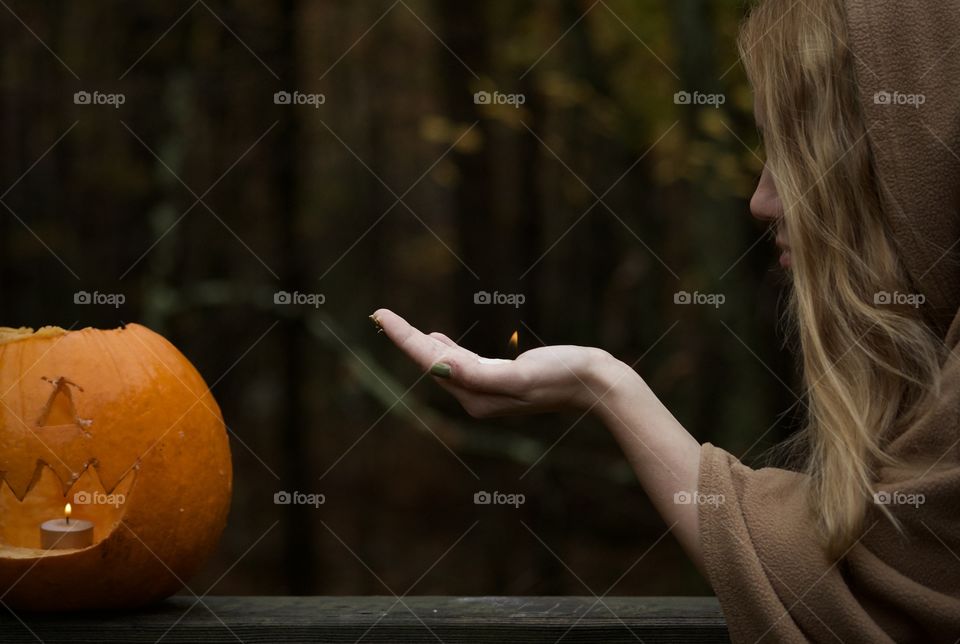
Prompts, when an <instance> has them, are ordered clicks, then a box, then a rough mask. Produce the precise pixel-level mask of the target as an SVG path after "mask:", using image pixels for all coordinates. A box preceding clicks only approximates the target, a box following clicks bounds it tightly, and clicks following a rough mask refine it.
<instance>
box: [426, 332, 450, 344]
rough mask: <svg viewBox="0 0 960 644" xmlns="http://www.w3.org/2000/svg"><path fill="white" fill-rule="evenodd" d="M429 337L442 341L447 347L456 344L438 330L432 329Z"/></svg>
mask: <svg viewBox="0 0 960 644" xmlns="http://www.w3.org/2000/svg"><path fill="white" fill-rule="evenodd" d="M430 337H431V338H433V339H434V340H440V342H443V343H444V344H445V345H447V346H448V347H455V346H457V343H456V342H454V341H453V340H451V339H450V338H448V337H447V336H445V335H444V334H442V333H440V332H439V331H434V332H433V333H431V334H430Z"/></svg>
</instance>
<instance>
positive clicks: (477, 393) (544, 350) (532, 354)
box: [373, 309, 607, 418]
mask: <svg viewBox="0 0 960 644" xmlns="http://www.w3.org/2000/svg"><path fill="white" fill-rule="evenodd" d="M373 318H374V321H375V322H377V323H378V324H379V325H380V326H381V328H383V331H384V333H386V334H387V337H389V338H390V340H391V341H393V342H394V344H396V345H397V346H398V347H399V348H400V349H401V350H402V351H403V352H404V353H406V354H407V356H409V357H410V359H411V360H413V362H414V363H416V364H417V365H418V366H419V367H420V368H421V369H423V370H424V371H430V372H431V374H432V375H434V376H435V378H434V379H435V380H436V381H437V382H438V383H439V384H440V385H441V386H442V387H443V388H444V389H446V390H447V391H449V392H450V393H451V394H453V395H454V396H455V397H456V398H457V400H458V401H459V402H460V404H461V405H463V407H464V409H465V410H466V411H467V413H469V414H470V415H471V416H474V417H476V418H482V417H489V416H502V415H508V414H524V413H527V414H530V413H540V412H547V411H557V410H561V409H582V408H586V407H589V406H590V405H591V404H593V402H594V401H596V400H597V398H598V397H599V396H602V395H603V393H604V392H603V391H602V390H600V387H598V386H596V385H595V384H592V383H591V377H590V373H591V366H592V365H594V364H596V363H597V362H598V361H599V360H600V359H601V358H602V357H603V356H605V355H607V354H606V352H604V351H602V350H600V349H596V348H592V347H579V346H573V345H560V346H548V347H539V348H537V349H531V350H530V351H526V352H524V353H522V354H521V355H519V356H518V357H517V358H516V360H490V359H487V358H482V357H480V356H478V355H477V354H476V353H474V352H472V351H470V350H469V349H466V348H464V347H461V346H460V345H458V344H457V343H456V342H454V341H453V340H451V339H450V338H449V337H447V336H446V335H444V334H442V333H438V332H434V333H430V334H424V333H422V332H421V331H419V330H418V329H416V328H415V327H413V326H411V325H410V324H409V323H408V322H407V321H406V320H404V319H403V318H402V317H400V316H399V315H397V314H396V313H394V312H393V311H390V310H388V309H380V310H378V311H377V312H376V313H374V315H373Z"/></svg>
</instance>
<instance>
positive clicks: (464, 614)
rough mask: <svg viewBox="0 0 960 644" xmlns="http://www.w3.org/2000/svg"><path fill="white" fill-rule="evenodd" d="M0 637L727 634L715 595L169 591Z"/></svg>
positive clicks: (16, 617) (15, 625)
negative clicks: (202, 594)
mask: <svg viewBox="0 0 960 644" xmlns="http://www.w3.org/2000/svg"><path fill="white" fill-rule="evenodd" d="M4 612H5V614H4V615H0V642H4V643H7V642H10V643H14V642H36V641H43V642H97V643H100V644H110V643H113V642H122V643H124V644H135V643H138V642H150V643H151V644H153V643H155V642H157V640H158V639H160V638H162V640H161V641H162V642H169V643H171V644H173V643H176V642H196V641H204V642H210V643H216V642H238V641H239V642H305V643H306V642H356V641H357V640H358V639H361V638H362V641H364V642H445V643H447V644H453V643H454V642H496V643H497V644H503V643H505V642H549V643H551V644H552V643H554V642H556V641H557V640H558V639H559V638H561V637H562V641H563V642H569V643H571V644H574V643H577V642H605V643H616V642H637V641H638V640H639V641H643V642H646V643H651V642H726V641H729V640H728V638H727V632H726V627H725V625H724V621H723V615H722V614H721V612H720V607H719V604H718V603H717V600H716V599H715V598H713V597H607V598H604V599H603V601H602V603H601V602H598V601H597V600H596V599H595V598H593V597H407V598H405V599H403V600H402V602H401V601H398V600H397V599H396V598H394V597H380V596H378V597H206V598H204V599H203V602H202V603H197V601H196V599H194V598H192V597H185V596H181V597H173V598H171V599H170V600H168V601H166V602H163V603H162V604H159V605H157V606H154V607H151V608H148V609H145V610H139V611H135V612H128V613H109V614H75V615H43V614H35V613H34V614H30V613H23V612H17V613H15V614H14V613H13V612H12V611H10V610H6V611H4Z"/></svg>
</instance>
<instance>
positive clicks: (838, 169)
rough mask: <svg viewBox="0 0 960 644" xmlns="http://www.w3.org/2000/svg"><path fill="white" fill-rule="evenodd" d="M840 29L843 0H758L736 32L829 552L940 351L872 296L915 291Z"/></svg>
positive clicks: (913, 413) (849, 529)
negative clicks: (783, 245) (783, 248)
mask: <svg viewBox="0 0 960 644" xmlns="http://www.w3.org/2000/svg"><path fill="white" fill-rule="evenodd" d="M846 33H847V26H846V19H845V14H844V7H843V2H842V0H805V1H804V2H801V3H795V2H792V0H765V1H764V2H762V3H761V4H760V5H759V6H758V7H756V8H755V9H754V10H753V11H752V12H751V14H750V17H749V18H748V19H747V21H746V22H745V24H744V26H743V28H742V30H741V35H740V40H739V47H740V54H741V58H742V60H743V61H744V65H745V66H746V69H747V74H748V76H749V78H750V81H751V84H752V85H753V87H754V91H755V93H756V100H757V106H758V110H759V111H760V114H761V115H762V120H763V122H764V126H765V133H764V141H765V148H766V152H767V167H768V169H769V170H770V172H771V173H772V175H773V178H774V184H775V186H776V189H777V192H778V194H779V196H780V200H781V202H782V203H783V210H784V213H783V214H784V216H783V218H782V220H781V221H780V223H779V224H778V225H781V226H784V227H785V230H786V233H787V235H786V236H787V239H788V242H789V244H790V250H791V260H792V271H791V273H792V276H791V282H792V294H791V297H790V306H789V310H788V319H789V321H790V322H791V323H792V325H793V326H794V327H795V331H796V335H797V337H798V339H799V347H800V356H801V363H802V373H803V385H804V390H805V402H806V405H807V408H808V413H807V420H806V426H805V428H804V429H803V431H802V432H801V433H800V435H799V440H800V441H801V442H802V444H803V445H804V447H805V469H806V472H807V473H808V474H809V475H810V478H809V480H810V483H811V485H810V494H811V501H812V503H811V507H812V508H813V509H814V511H815V513H816V517H817V521H818V524H819V527H820V529H821V530H820V531H821V533H822V536H823V539H824V545H825V548H826V550H827V552H828V553H830V554H831V555H832V556H835V557H836V556H840V555H842V554H844V553H845V552H846V550H847V549H848V548H849V547H850V546H851V545H852V544H853V543H854V542H855V541H856V539H857V538H858V537H859V536H860V534H861V532H862V530H863V527H864V519H865V517H866V515H867V512H868V508H869V506H870V504H871V502H872V500H873V498H872V495H873V491H874V483H875V481H876V470H877V468H878V467H880V466H882V465H892V464H894V463H893V460H892V459H891V458H890V457H889V456H888V455H887V454H886V453H885V451H884V444H885V442H886V441H887V440H889V439H890V438H891V437H893V436H896V435H898V434H899V433H900V432H902V431H903V430H905V429H906V428H907V427H909V426H911V425H912V424H914V423H916V422H917V421H918V420H919V418H920V414H921V410H922V409H923V407H924V405H923V402H924V400H925V396H934V397H936V396H938V391H939V383H940V361H941V357H942V354H941V343H940V341H939V339H938V338H937V336H936V335H935V334H934V333H933V332H932V331H931V330H930V328H929V326H928V325H927V324H926V323H925V322H924V320H923V319H922V316H921V314H920V313H919V311H918V308H917V307H909V306H907V307H896V306H889V305H887V304H886V303H885V302H884V300H885V299H889V298H885V296H884V293H898V292H899V293H911V292H914V293H915V292H916V288H915V287H914V286H913V285H912V284H911V282H910V279H909V276H908V275H907V273H906V270H905V269H904V267H903V264H902V263H901V262H900V259H899V255H898V251H897V247H896V244H895V241H894V238H893V234H892V231H891V227H890V225H889V223H888V221H887V218H886V216H885V214H884V210H883V207H882V203H883V202H882V200H881V195H882V190H883V186H882V184H881V182H880V180H879V178H878V176H877V173H876V170H875V167H874V162H873V157H872V155H871V151H870V145H869V142H868V137H867V130H866V124H865V118H864V114H863V111H862V107H861V104H860V98H859V92H858V87H857V81H856V75H855V69H854V60H853V54H852V53H851V51H850V50H849V48H848V46H847V36H846ZM878 507H879V509H880V510H881V511H884V512H885V514H886V515H887V516H888V517H889V518H890V519H891V520H893V521H894V524H895V525H896V521H895V520H894V519H893V516H892V515H891V514H890V513H889V512H886V510H885V508H884V507H883V506H878Z"/></svg>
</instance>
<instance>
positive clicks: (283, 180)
mask: <svg viewBox="0 0 960 644" xmlns="http://www.w3.org/2000/svg"><path fill="white" fill-rule="evenodd" d="M745 10H746V7H745V6H744V4H743V3H741V2H734V1H729V2H727V1H724V2H712V1H708V0H671V1H669V2H668V1H666V0H598V1H594V0H537V1H533V0H527V1H518V0H470V1H466V0H464V1H459V2H450V1H444V0H396V1H394V0H370V1H365V2H348V1H346V0H317V1H308V0H283V1H280V2H259V1H255V0H198V1H197V2H194V3H192V4H191V3H190V2H189V0H188V1H187V2H179V3H172V2H160V1H154V0H145V1H143V2H137V3H135V4H132V3H126V2H119V1H116V0H111V1H106V0H98V1H93V0H80V1H75V2H54V1H29V2H27V1H26V0H16V1H12V0H10V1H8V3H5V4H4V9H3V10H0V36H2V39H3V42H4V47H3V49H2V52H0V56H2V65H0V83H2V99H0V115H2V118H0V124H2V131H3V154H2V156H0V179H2V181H0V191H2V198H0V202H2V205H3V206H4V208H2V209H0V306H2V311H3V319H2V324H4V325H7V326H20V325H25V326H34V327H36V326H42V325H45V324H56V325H61V326H64V327H68V328H82V327H84V326H99V327H112V326H117V325H119V324H121V323H124V322H133V321H136V322H141V323H143V324H146V325H147V326H149V327H151V328H153V329H154V330H156V331H158V332H160V333H162V334H164V335H166V336H167V337H168V338H169V339H171V340H172V341H173V342H174V344H176V345H177V346H178V347H179V348H180V349H181V350H182V351H183V352H184V353H185V354H186V355H187V356H188V358H190V360H192V361H193V363H194V364H195V365H196V366H197V368H198V369H199V370H200V372H201V373H202V374H203V375H204V377H205V378H206V380H207V382H208V383H211V384H212V385H213V384H214V383H215V385H214V395H215V396H216V398H217V400H218V401H219V403H220V405H221V407H222V409H223V412H224V416H225V418H226V421H227V424H228V426H229V430H230V437H231V445H232V449H233V457H234V472H235V494H234V503H233V508H232V511H231V517H230V522H229V526H228V529H227V531H226V533H225V535H224V538H223V541H222V545H221V548H220V550H219V552H218V553H217V555H216V556H215V557H214V558H213V559H212V560H211V561H210V562H209V564H208V565H207V566H206V568H205V569H204V571H203V573H202V574H201V576H200V578H198V579H195V580H194V581H192V582H191V583H190V586H191V587H192V588H193V589H194V590H195V591H197V592H198V593H202V592H203V591H204V590H206V589H207V588H208V587H209V586H210V585H211V584H214V582H217V583H216V585H215V586H214V587H213V589H212V590H213V592H214V593H216V594H229V593H233V594H279V593H323V594H388V593H390V592H395V593H397V594H402V593H403V592H405V591H407V590H408V589H409V591H410V592H411V593H414V594H469V595H481V594H579V595H585V594H591V593H597V594H600V593H603V592H605V591H607V590H608V589H609V590H610V592H612V593H614V594H624V595H630V594H637V595H651V594H703V593H706V592H709V589H708V587H707V585H706V584H705V582H704V581H703V580H702V579H701V578H700V576H699V575H698V573H696V571H695V570H694V569H693V567H692V566H691V565H690V564H689V563H688V562H687V561H686V559H685V557H684V555H683V554H682V552H681V551H680V549H679V547H678V546H677V545H676V543H675V542H674V540H673V538H672V537H670V536H669V535H667V536H664V533H665V530H666V525H665V524H664V523H663V521H661V519H660V518H659V516H658V515H657V514H656V513H655V512H654V510H653V508H652V506H651V505H650V503H649V501H648V500H647V498H646V497H645V495H644V493H643V491H642V490H641V489H640V488H639V486H638V485H637V483H636V481H635V479H634V477H633V475H632V473H631V471H630V470H629V468H628V467H627V464H626V462H625V460H624V459H623V457H622V455H621V453H620V452H619V450H618V448H617V446H616V445H615V443H614V441H613V440H612V438H611V437H610V436H609V435H608V434H607V433H606V431H605V430H604V429H603V428H602V427H601V426H600V425H599V423H598V422H596V421H595V420H594V419H593V418H592V417H589V416H588V417H585V418H582V419H581V418H580V417H579V415H577V414H560V415H553V416H544V417H532V418H523V419H503V420H496V421H482V422H481V421H474V420H472V419H470V418H469V417H468V416H467V415H466V414H465V413H464V412H463V411H462V410H461V409H460V408H459V406H458V405H457V404H456V403H455V401H453V400H452V399H451V398H449V397H448V396H447V395H445V394H444V392H443V391H442V390H440V389H439V388H438V387H436V386H435V385H434V384H433V383H432V382H430V379H429V378H421V374H419V373H418V372H417V371H416V369H414V368H413V367H412V365H410V364H408V363H407V362H406V361H405V359H404V358H403V357H402V356H401V355H400V353H399V352H398V351H397V350H396V349H395V348H394V347H392V346H391V345H390V344H389V343H388V342H387V340H386V339H385V338H383V337H381V336H379V335H378V334H377V333H376V331H375V329H374V328H373V326H372V325H371V324H370V322H369V320H367V316H368V315H369V314H370V313H372V312H373V311H374V310H375V309H376V308H378V307H381V306H385V307H389V308H392V309H394V310H396V311H397V312H399V313H400V314H402V315H404V316H405V317H407V319H408V320H410V321H411V322H412V323H413V324H415V325H417V326H419V327H420V328H421V329H423V330H425V331H431V330H439V331H443V332H445V333H446V334H447V335H450V336H451V337H454V338H461V341H462V343H463V344H465V345H467V346H468V347H470V348H472V349H474V350H476V351H478V352H480V353H481V354H485V355H488V356H499V357H510V356H511V355H512V350H511V348H510V347H509V346H508V344H507V340H508V338H509V336H510V335H511V334H512V333H513V331H515V330H519V343H520V350H523V349H525V348H531V347H533V346H537V345H539V344H541V343H547V344H554V343H571V344H584V345H594V346H600V347H603V348H605V349H607V350H608V351H610V352H611V353H613V354H614V355H616V356H618V357H619V358H621V359H622V360H624V361H626V362H627V363H629V364H635V368H636V369H637V370H638V371H639V373H640V374H641V375H642V376H643V377H644V378H645V379H646V380H647V381H648V382H649V383H650V385H651V386H652V388H653V389H654V391H656V392H657V393H658V395H660V396H661V398H662V399H663V400H664V402H665V403H666V404H667V405H668V407H669V408H670V409H671V410H672V411H673V412H674V414H675V415H676V416H677V418H678V419H679V420H680V421H681V422H682V423H683V424H684V425H685V426H686V427H687V428H688V429H689V430H690V431H691V432H692V433H693V434H694V435H695V436H696V437H697V438H698V439H699V440H701V441H711V442H714V443H716V444H719V445H721V446H723V447H724V448H726V449H728V450H729V451H731V452H732V453H734V454H736V455H741V454H742V455H744V460H745V461H746V462H749V463H755V462H756V459H757V458H758V457H759V456H761V454H762V453H763V452H764V450H766V449H767V448H769V447H770V446H771V445H772V444H774V443H775V442H776V441H778V440H780V439H782V438H783V437H784V436H786V435H787V434H788V433H789V432H790V431H792V430H794V429H795V428H796V424H797V422H798V418H797V414H796V412H797V411H798V409H797V408H796V407H794V406H792V405H793V403H794V402H795V398H794V395H793V393H792V388H793V387H794V386H795V379H794V376H793V371H794V367H793V362H792V359H791V357H790V355H789V353H788V352H787V351H785V350H784V348H783V337H782V335H781V333H780V332H779V331H778V328H777V327H778V318H779V315H780V308H781V307H780V304H779V303H780V299H781V297H782V293H783V279H782V277H780V276H778V271H777V270H774V265H775V252H774V249H773V248H772V247H771V244H770V243H769V238H768V237H766V236H765V231H764V229H763V227H762V226H761V225H760V224H758V223H757V222H755V221H753V220H752V219H751V218H750V217H749V213H748V209H747V203H748V199H749V195H750V194H751V191H752V188H753V185H754V183H755V181H756V179H757V177H758V176H759V172H760V167H761V162H760V160H759V158H758V155H759V156H760V157H762V152H761V150H760V148H759V141H758V137H757V133H756V128H755V127H754V125H753V116H752V99H751V94H750V90H749V87H748V86H747V83H746V81H745V78H744V76H743V72H742V69H741V67H740V65H739V63H738V62H737V53H736V47H735V36H736V32H737V29H738V25H739V23H740V21H741V20H742V18H743V15H744V12H745ZM83 91H86V92H89V93H90V94H91V96H93V93H94V92H99V93H100V95H101V97H102V96H104V95H109V94H119V95H122V96H123V103H122V104H121V105H119V106H114V105H111V104H95V102H96V100H97V99H96V97H94V99H93V100H92V101H91V103H90V104H83V103H82V102H81V103H80V104H78V103H77V102H75V100H74V94H75V93H76V92H83ZM484 91H485V92H490V93H491V96H494V94H493V92H498V93H499V95H500V97H501V100H507V99H502V97H503V96H508V95H522V99H516V100H513V99H511V100H512V101H513V102H514V103H517V102H519V101H520V100H522V101H523V104H522V105H519V106H517V105H512V104H509V103H499V104H498V103H497V102H496V99H494V100H491V102H490V103H488V104H483V103H482V102H481V103H479V104H478V103H477V102H475V98H474V95H475V93H476V92H484ZM682 91H686V92H689V93H691V94H692V93H693V92H700V93H702V94H718V95H722V96H723V99H724V100H723V104H722V105H720V106H719V107H716V106H713V105H708V104H702V105H696V104H693V101H691V103H689V104H684V102H683V101H682V100H681V101H677V100H675V94H676V93H677V92H682ZM277 92H289V93H290V95H291V96H292V97H294V100H291V103H290V104H285V103H283V102H282V101H280V102H279V103H278V102H275V94H276V93H277ZM294 92H298V93H299V95H300V96H301V99H302V97H303V96H304V95H320V94H322V101H323V102H322V104H309V103H305V104H293V103H294V102H295V101H296V97H295V95H294V94H293V93H294ZM320 100H321V99H317V100H316V101H315V103H319V101H320ZM482 291H486V292H490V293H493V292H498V293H499V294H519V295H522V296H523V300H524V302H523V304H522V305H520V306H513V305H510V304H499V305H498V304H482V303H477V295H476V294H477V293H479V292H482ZM680 291H687V292H690V293H693V292H699V293H701V294H704V293H709V294H722V295H723V297H724V302H723V304H722V305H720V306H710V305H695V304H694V305H683V304H678V303H676V301H675V294H676V293H678V292H680ZM80 292H87V293H91V294H93V293H97V294H101V295H102V294H119V295H122V296H123V299H124V302H123V304H122V305H120V306H112V305H109V304H96V303H93V304H83V303H77V301H78V297H77V293H80ZM282 292H287V293H291V294H298V295H299V296H300V297H299V300H300V301H301V302H302V303H301V304H296V303H292V304H284V303H283V298H282V297H280V296H278V295H277V294H278V293H282ZM308 295H315V296H317V297H315V298H312V300H311V298H309V297H306V296H308ZM320 295H322V299H323V303H322V304H318V305H315V304H313V303H311V302H316V301H319V299H320V297H319V296H320ZM291 299H297V298H296V297H294V296H293V295H291ZM278 301H279V302H280V303H278ZM398 397H402V398H400V400H399V401H398ZM279 490H288V491H293V490H296V491H300V492H305V493H322V494H324V495H325V496H326V503H325V504H324V505H322V506H321V507H319V508H314V507H311V506H297V505H276V504H274V494H275V493H276V492H277V491H279ZM480 490H487V491H491V492H492V491H494V490H496V491H500V492H505V493H519V494H523V495H525V498H526V502H525V504H524V505H522V506H521V507H520V508H519V509H515V508H513V507H504V506H485V505H475V504H474V502H473V496H474V494H475V493H476V492H478V491H480ZM638 560H639V561H638Z"/></svg>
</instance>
